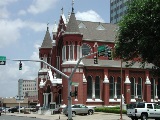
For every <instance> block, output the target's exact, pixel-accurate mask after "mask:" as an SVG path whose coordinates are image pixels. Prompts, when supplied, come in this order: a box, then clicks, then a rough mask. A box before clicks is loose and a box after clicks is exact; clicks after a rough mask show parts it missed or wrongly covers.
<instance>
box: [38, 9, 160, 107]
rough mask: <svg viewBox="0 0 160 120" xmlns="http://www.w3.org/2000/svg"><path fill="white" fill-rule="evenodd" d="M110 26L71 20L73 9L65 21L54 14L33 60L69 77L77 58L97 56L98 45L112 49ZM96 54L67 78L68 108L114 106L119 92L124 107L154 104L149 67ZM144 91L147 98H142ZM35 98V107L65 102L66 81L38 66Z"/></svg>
mask: <svg viewBox="0 0 160 120" xmlns="http://www.w3.org/2000/svg"><path fill="white" fill-rule="evenodd" d="M116 30H117V25H116V24H110V23H101V22H90V21H80V20H76V17H75V13H74V9H72V12H71V14H70V16H69V17H68V18H67V19H66V18H65V16H64V14H63V13H62V14H61V15H60V19H59V23H58V25H56V24H55V26H54V29H53V31H52V35H51V34H50V32H49V28H48V27H47V30H46V33H45V36H44V39H43V42H42V45H41V47H40V48H39V58H40V59H41V60H43V61H45V62H47V63H48V64H50V65H52V66H53V67H54V68H56V69H58V70H59V71H62V72H63V73H64V74H65V75H67V76H70V75H71V73H72V71H73V70H74V67H75V66H76V65H77V62H78V60H79V59H81V58H82V57H84V56H85V55H88V54H91V53H94V52H97V50H98V48H99V46H105V47H106V48H107V49H109V50H111V51H112V52H113V51H114V46H115V39H116ZM95 57H97V55H96V54H94V55H91V56H88V57H85V58H83V59H82V61H80V63H79V65H78V67H77V69H76V71H75V73H74V74H73V77H72V79H71V80H72V83H78V84H72V83H70V84H72V92H74V91H77V93H78V95H77V96H75V97H72V104H78V103H81V104H85V105H100V106H101V105H113V104H120V101H121V95H122V94H123V96H124V99H125V103H126V104H128V103H131V102H136V101H137V100H138V99H142V100H143V101H146V102H153V101H154V102H158V100H159V99H160V79H159V78H155V77H153V76H152V72H151V71H152V69H151V68H152V64H146V65H145V67H144V68H140V63H138V62H137V63H135V64H134V65H133V66H132V67H126V63H125V62H123V61H121V60H117V59H114V58H112V59H108V55H107V52H106V54H105V55H104V56H100V57H98V60H97V63H96V64H95V63H94V58H95ZM146 93H147V94H146ZM38 99H39V103H40V106H41V107H46V108H48V107H49V106H50V103H52V102H55V103H56V104H58V105H61V104H66V105H67V104H68V79H66V77H65V76H64V75H62V74H59V72H57V71H55V70H54V69H51V67H49V66H47V65H46V64H44V63H41V66H40V70H39V72H38Z"/></svg>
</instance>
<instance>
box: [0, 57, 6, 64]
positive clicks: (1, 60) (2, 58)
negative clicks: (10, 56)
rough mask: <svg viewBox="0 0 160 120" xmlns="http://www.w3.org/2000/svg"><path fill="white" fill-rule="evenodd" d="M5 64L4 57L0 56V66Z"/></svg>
mask: <svg viewBox="0 0 160 120" xmlns="http://www.w3.org/2000/svg"><path fill="white" fill-rule="evenodd" d="M5 64H6V56H0V65H5Z"/></svg>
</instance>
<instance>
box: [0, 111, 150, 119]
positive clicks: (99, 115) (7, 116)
mask: <svg viewBox="0 0 160 120" xmlns="http://www.w3.org/2000/svg"><path fill="white" fill-rule="evenodd" d="M67 119H68V117H67V116H65V115H63V114H54V115H39V114H35V113H34V114H23V113H20V114H19V113H6V114H5V113H2V115H1V116H0V120H67ZM72 119H73V120H120V114H113V113H103V112H95V113H94V114H93V115H76V116H75V117H72ZM122 119H123V120H131V119H130V118H129V117H127V116H126V115H125V114H123V115H122ZM148 120H152V119H148Z"/></svg>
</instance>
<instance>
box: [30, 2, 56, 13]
mask: <svg viewBox="0 0 160 120" xmlns="http://www.w3.org/2000/svg"><path fill="white" fill-rule="evenodd" d="M57 1H58V0H47V1H45V0H34V1H33V4H32V5H30V7H29V8H28V10H27V11H28V12H29V13H32V14H38V13H43V12H45V11H47V10H49V9H51V8H52V7H53V6H54V5H55V3H56V2H57Z"/></svg>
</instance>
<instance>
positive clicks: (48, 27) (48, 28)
mask: <svg viewBox="0 0 160 120" xmlns="http://www.w3.org/2000/svg"><path fill="white" fill-rule="evenodd" d="M48 25H49V22H48V23H47V31H49V27H48Z"/></svg>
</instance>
